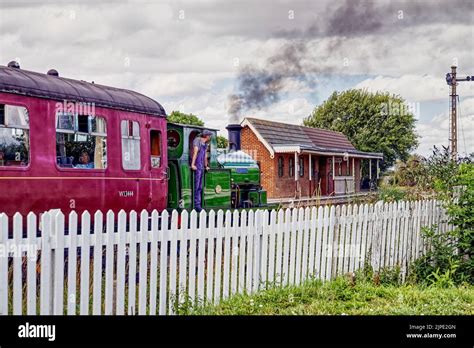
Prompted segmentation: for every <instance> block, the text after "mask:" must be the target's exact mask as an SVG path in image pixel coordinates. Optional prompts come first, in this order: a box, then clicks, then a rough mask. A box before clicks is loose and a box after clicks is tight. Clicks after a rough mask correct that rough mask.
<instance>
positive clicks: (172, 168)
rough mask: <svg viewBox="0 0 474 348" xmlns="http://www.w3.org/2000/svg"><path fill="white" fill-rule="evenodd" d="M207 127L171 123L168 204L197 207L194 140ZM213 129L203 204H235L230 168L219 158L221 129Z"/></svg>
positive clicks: (181, 207)
mask: <svg viewBox="0 0 474 348" xmlns="http://www.w3.org/2000/svg"><path fill="white" fill-rule="evenodd" d="M204 129H208V128H204V127H198V126H190V125H182V124H177V123H168V130H167V139H168V155H169V157H168V167H169V183H168V185H169V186H168V208H169V209H193V208H194V206H193V202H194V197H193V194H194V187H193V185H194V172H193V171H192V170H191V160H192V151H193V145H192V144H193V141H194V139H195V138H196V137H197V136H199V135H200V134H201V133H202V132H203V131H204ZM208 130H210V131H211V132H212V133H213V136H212V138H211V142H210V144H209V146H208V152H207V156H208V164H209V167H210V170H209V171H208V172H206V174H205V176H204V184H203V197H202V202H203V207H204V208H205V209H218V208H223V209H224V208H230V207H231V188H230V170H227V169H223V168H221V167H220V165H219V163H218V162H217V139H216V136H217V131H216V130H215V129H208Z"/></svg>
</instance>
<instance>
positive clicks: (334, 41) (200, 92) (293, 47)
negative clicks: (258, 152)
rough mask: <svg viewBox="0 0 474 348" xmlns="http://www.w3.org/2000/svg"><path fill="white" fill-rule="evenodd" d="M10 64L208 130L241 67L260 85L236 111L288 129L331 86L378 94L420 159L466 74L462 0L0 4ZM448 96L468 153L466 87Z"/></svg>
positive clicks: (2, 56)
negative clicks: (398, 107)
mask: <svg viewBox="0 0 474 348" xmlns="http://www.w3.org/2000/svg"><path fill="white" fill-rule="evenodd" d="M10 60H17V61H19V62H20V64H21V67H22V68H23V69H27V70H34V71H44V72H46V71H47V70H48V69H50V68H55V69H57V70H58V71H59V73H60V75H61V76H64V77H70V78H75V79H81V80H87V81H95V82H96V83H100V84H106V85H111V86H115V87H121V88H127V89H132V90H135V91H138V92H141V93H144V94H146V95H148V96H150V97H152V98H154V99H156V100H157V101H159V102H160V103H161V104H162V105H163V106H164V107H165V109H166V111H167V112H168V113H169V112H171V111H172V110H180V111H183V112H191V113H194V114H196V115H198V116H199V117H201V118H202V119H203V120H204V121H205V122H206V125H207V126H209V127H214V128H218V129H220V130H224V127H225V125H226V124H227V123H228V121H229V109H230V108H231V106H232V104H231V103H230V101H229V100H232V99H229V97H230V96H232V95H234V96H238V97H239V96H240V98H242V97H249V95H248V93H246V91H245V89H244V90H242V88H241V87H242V83H241V82H242V72H245V71H251V72H257V73H258V74H257V76H263V77H268V76H270V77H271V78H272V79H271V81H268V80H265V81H264V82H265V83H266V85H265V86H264V88H260V87H259V88H256V89H255V88H254V89H251V91H252V92H262V91H263V92H269V93H264V94H265V96H262V95H259V96H258V98H257V99H258V100H257V101H256V102H255V103H246V104H245V103H244V104H245V105H244V106H243V107H242V108H241V110H240V114H241V115H244V116H246V115H248V116H250V115H252V116H255V117H260V118H266V119H270V120H279V121H284V122H289V123H296V124H300V123H301V122H302V120H303V118H304V117H306V116H307V115H309V114H310V113H311V111H312V110H313V108H314V107H315V106H317V105H318V104H320V103H322V102H323V101H324V100H325V99H327V97H328V96H329V95H330V94H331V93H332V92H333V91H335V90H337V91H342V90H346V89H349V88H366V89H368V90H371V91H372V90H373V91H376V90H381V91H389V92H392V93H396V94H399V95H401V96H402V97H404V98H405V99H406V100H407V102H408V103H409V105H410V106H411V107H412V108H413V110H415V111H416V114H417V115H416V116H417V120H418V122H417V132H418V134H419V136H420V146H419V148H418V149H417V152H418V153H421V154H424V155H426V154H429V152H430V148H431V147H432V146H433V145H435V144H436V145H441V144H444V145H447V143H448V140H447V139H448V95H449V88H448V86H447V85H446V82H445V79H444V77H445V74H446V73H447V72H448V71H449V70H450V66H451V65H453V64H455V65H457V66H458V73H459V75H461V76H465V75H467V74H469V75H474V2H473V1H471V0H445V1H438V0H416V1H390V2H388V1H387V2H385V1H342V0H330V1H312V0H307V1H241V0H233V1H210V0H201V1H151V0H146V1H144V0H129V1H106V0H94V1H78V0H77V1H57V0H56V1H45V0H43V1H32V0H11V1H10V0H0V64H3V65H6V64H7V63H8V62H9V61H10ZM275 76H276V81H275V80H274V77H275ZM247 82H249V81H247ZM250 82H251V86H253V87H255V83H257V84H258V83H261V81H254V80H252V81H250ZM244 87H245V85H244ZM267 87H270V89H267ZM458 93H459V96H460V122H459V124H460V129H459V145H458V148H459V151H460V153H464V152H474V82H461V83H460V84H459V87H458ZM257 94H258V93H257ZM252 97H255V95H253V96H252ZM249 100H251V98H249ZM221 134H223V135H226V134H225V132H221Z"/></svg>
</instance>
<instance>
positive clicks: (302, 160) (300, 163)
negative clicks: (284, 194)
mask: <svg viewBox="0 0 474 348" xmlns="http://www.w3.org/2000/svg"><path fill="white" fill-rule="evenodd" d="M298 169H299V171H300V177H304V159H303V157H300V158H299V165H298Z"/></svg>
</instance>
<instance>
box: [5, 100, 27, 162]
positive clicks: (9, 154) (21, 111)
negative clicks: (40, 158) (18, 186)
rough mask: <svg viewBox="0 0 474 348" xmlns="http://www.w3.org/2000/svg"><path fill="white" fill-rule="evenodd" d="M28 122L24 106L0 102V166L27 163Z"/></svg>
mask: <svg viewBox="0 0 474 348" xmlns="http://www.w3.org/2000/svg"><path fill="white" fill-rule="evenodd" d="M29 123H30V122H29V115H28V110H26V108H24V107H22V106H14V105H5V104H0V167H3V166H17V167H24V166H27V165H28V162H29V157H30V156H29V154H30V138H29V134H30V132H29Z"/></svg>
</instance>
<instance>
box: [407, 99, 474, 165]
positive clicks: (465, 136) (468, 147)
mask: <svg viewBox="0 0 474 348" xmlns="http://www.w3.org/2000/svg"><path fill="white" fill-rule="evenodd" d="M417 131H418V133H419V134H420V135H421V139H420V146H419V147H418V149H417V150H416V152H417V153H420V154H422V155H425V156H427V155H430V154H431V150H432V149H433V146H434V145H436V146H438V147H440V146H441V145H444V146H448V145H450V144H449V140H448V138H449V115H448V113H447V112H445V113H441V114H438V115H436V116H435V117H434V118H433V119H432V120H431V121H430V122H423V123H419V124H418V125H417ZM458 152H459V153H460V154H461V155H465V154H470V153H473V152H474V98H469V99H465V100H462V101H461V103H460V104H459V113H458Z"/></svg>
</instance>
